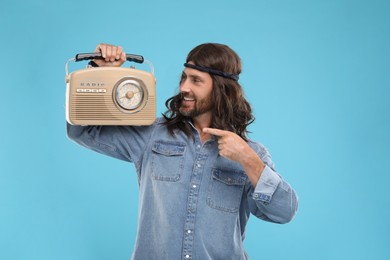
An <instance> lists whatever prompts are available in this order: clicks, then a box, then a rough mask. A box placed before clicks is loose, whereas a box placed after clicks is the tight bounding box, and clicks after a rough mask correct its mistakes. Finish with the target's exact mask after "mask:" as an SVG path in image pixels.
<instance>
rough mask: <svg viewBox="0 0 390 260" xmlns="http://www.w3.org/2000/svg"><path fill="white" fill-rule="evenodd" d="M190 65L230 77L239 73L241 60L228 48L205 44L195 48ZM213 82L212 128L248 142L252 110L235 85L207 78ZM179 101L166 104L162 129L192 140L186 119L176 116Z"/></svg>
mask: <svg viewBox="0 0 390 260" xmlns="http://www.w3.org/2000/svg"><path fill="white" fill-rule="evenodd" d="M190 61H192V62H193V63H194V64H195V65H198V66H202V67H206V68H212V69H214V70H219V71H222V72H225V73H229V74H235V75H238V74H240V73H241V60H240V58H239V57H238V55H237V54H236V53H235V52H234V51H233V50H232V49H231V48H230V47H228V46H227V45H223V44H217V43H205V44H201V45H199V46H197V47H195V48H194V49H193V50H191V51H190V53H189V54H188V56H187V59H186V62H187V63H188V62H190ZM210 76H211V78H212V80H213V90H212V97H211V100H212V104H213V108H212V112H213V119H212V123H211V126H210V127H212V128H218V129H221V130H227V131H231V132H234V133H236V134H237V135H239V136H240V137H241V138H243V139H244V140H247V133H248V130H247V126H248V125H249V124H251V123H252V122H253V121H254V116H253V114H252V108H251V106H250V104H249V103H248V101H247V100H246V99H245V97H244V93H243V90H242V87H241V85H240V84H239V83H238V81H235V80H233V79H229V78H224V77H221V76H216V75H213V74H210ZM181 101H182V97H181V94H180V93H179V94H177V95H175V96H173V97H171V98H169V99H168V100H167V101H166V102H165V106H166V107H167V109H168V110H167V111H166V112H165V113H164V114H163V116H164V118H165V119H166V122H165V125H166V126H167V127H168V130H169V132H170V133H171V134H173V133H174V130H175V129H179V130H181V131H183V132H184V133H185V134H186V135H187V136H192V130H191V127H190V125H189V124H188V123H187V121H188V119H190V118H187V117H186V116H183V115H182V114H181V113H180V112H179V108H180V105H181Z"/></svg>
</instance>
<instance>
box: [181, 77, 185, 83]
mask: <svg viewBox="0 0 390 260" xmlns="http://www.w3.org/2000/svg"><path fill="white" fill-rule="evenodd" d="M184 80H186V76H185V75H181V78H180V83H181V82H183V81H184Z"/></svg>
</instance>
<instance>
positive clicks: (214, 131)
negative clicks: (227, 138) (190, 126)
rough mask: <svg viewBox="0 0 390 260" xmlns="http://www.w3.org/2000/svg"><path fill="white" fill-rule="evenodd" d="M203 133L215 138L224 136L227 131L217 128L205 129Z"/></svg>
mask: <svg viewBox="0 0 390 260" xmlns="http://www.w3.org/2000/svg"><path fill="white" fill-rule="evenodd" d="M203 133H207V134H212V135H215V136H224V135H225V131H223V130H220V129H216V128H203Z"/></svg>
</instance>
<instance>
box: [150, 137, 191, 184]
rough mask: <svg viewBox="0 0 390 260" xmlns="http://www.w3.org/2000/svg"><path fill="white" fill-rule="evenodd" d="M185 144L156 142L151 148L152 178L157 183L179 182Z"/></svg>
mask: <svg viewBox="0 0 390 260" xmlns="http://www.w3.org/2000/svg"><path fill="white" fill-rule="evenodd" d="M185 148H186V145H185V143H181V142H172V141H156V142H155V143H154V144H153V146H152V158H151V159H152V160H151V161H152V165H151V166H152V167H151V170H152V177H153V179H154V180H158V181H171V182H175V181H179V180H180V178H181V176H182V173H183V168H184V154H185Z"/></svg>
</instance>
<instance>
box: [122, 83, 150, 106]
mask: <svg viewBox="0 0 390 260" xmlns="http://www.w3.org/2000/svg"><path fill="white" fill-rule="evenodd" d="M144 96H145V93H144V89H143V88H142V86H141V85H140V83H139V82H138V81H135V80H125V81H123V82H121V83H120V84H119V85H118V86H117V88H116V91H115V101H116V103H117V104H118V105H119V106H120V107H121V108H123V109H125V110H129V111H131V110H135V109H137V108H138V107H140V106H141V104H142V103H143V100H144Z"/></svg>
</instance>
